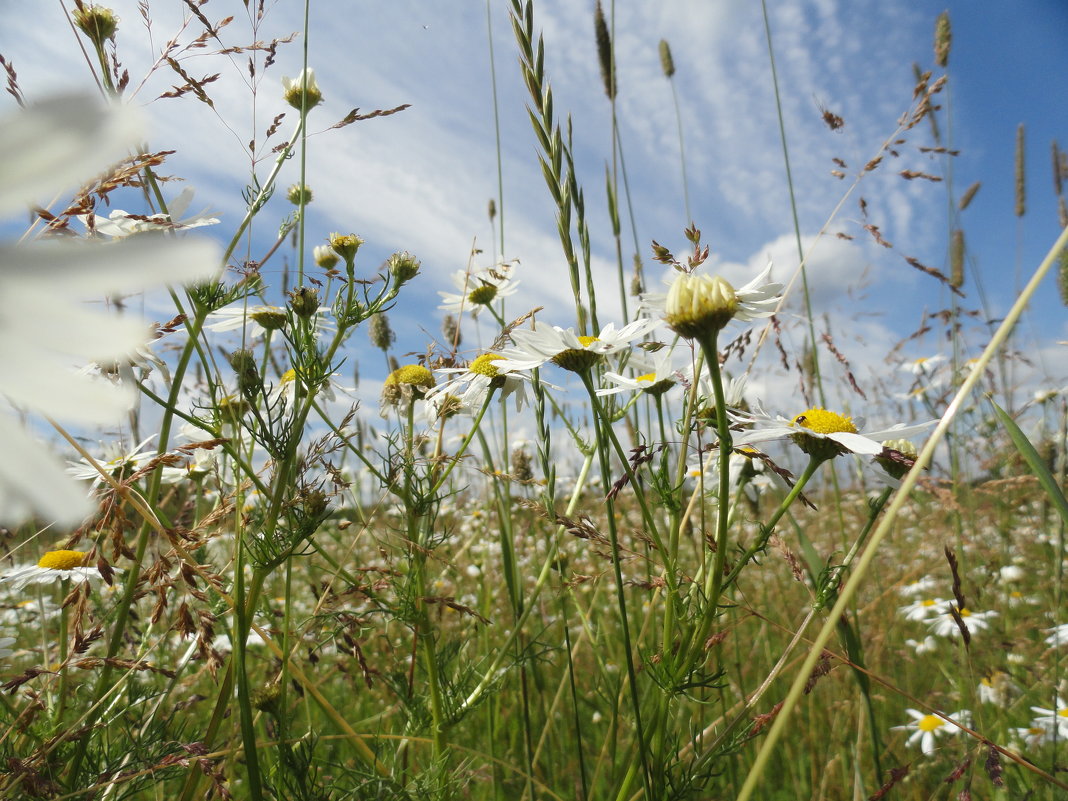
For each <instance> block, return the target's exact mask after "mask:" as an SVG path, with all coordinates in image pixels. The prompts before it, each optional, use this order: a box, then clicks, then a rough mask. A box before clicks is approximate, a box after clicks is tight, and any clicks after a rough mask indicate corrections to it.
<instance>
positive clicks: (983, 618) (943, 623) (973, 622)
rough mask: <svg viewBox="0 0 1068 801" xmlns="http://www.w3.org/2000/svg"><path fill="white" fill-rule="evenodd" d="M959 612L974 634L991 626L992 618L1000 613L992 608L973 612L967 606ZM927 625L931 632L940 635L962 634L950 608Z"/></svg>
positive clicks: (954, 635) (970, 631)
mask: <svg viewBox="0 0 1068 801" xmlns="http://www.w3.org/2000/svg"><path fill="white" fill-rule="evenodd" d="M959 613H960V619H961V620H963V621H964V625H965V626H967V627H968V632H969V633H970V634H971V635H973V636H974V635H975V633H976V632H978V631H982V630H983V629H988V628H990V620H991V619H992V618H995V617H997V615H998V613H997V610H996V609H990V610H988V611H986V612H972V611H971V610H969V609H967V608H965V609H961V610H959ZM927 625H928V627H929V628H930V629H931V633H932V634H935V635H937V636H939V637H949V638H950V639H953V638H955V637H957V636H958V635H959V634H960V627H959V626H958V625H957V621H956V620H955V619H954V618H953V613H952V612H950V611H949V610H948V609H947V610H946V611H944V612H943V613H942V614H941V615H939V616H938V617H936V618H933V619H931V620H929V621H928V622H927Z"/></svg>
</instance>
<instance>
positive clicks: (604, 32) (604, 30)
mask: <svg viewBox="0 0 1068 801" xmlns="http://www.w3.org/2000/svg"><path fill="white" fill-rule="evenodd" d="M593 30H594V34H595V35H596V37H597V61H598V62H599V63H600V65H601V80H602V81H604V93H605V94H606V95H607V96H608V99H609V100H615V98H616V65H615V58H614V57H613V56H614V54H613V53H612V38H611V37H610V36H609V35H608V22H607V21H606V20H605V18H604V9H602V8H601V0H597V7H596V8H595V9H594V11H593Z"/></svg>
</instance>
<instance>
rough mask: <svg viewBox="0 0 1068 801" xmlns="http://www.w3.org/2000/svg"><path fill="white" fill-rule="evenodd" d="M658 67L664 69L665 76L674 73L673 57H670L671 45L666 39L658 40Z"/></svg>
mask: <svg viewBox="0 0 1068 801" xmlns="http://www.w3.org/2000/svg"><path fill="white" fill-rule="evenodd" d="M660 68H661V69H662V70H664V77H665V78H671V77H672V76H674V75H675V59H673V58H672V57H671V45H669V44H668V41H667V39H661V40H660Z"/></svg>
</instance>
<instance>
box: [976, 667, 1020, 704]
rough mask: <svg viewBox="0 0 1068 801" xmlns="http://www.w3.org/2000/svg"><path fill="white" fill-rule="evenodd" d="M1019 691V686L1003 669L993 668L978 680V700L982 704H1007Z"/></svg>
mask: <svg viewBox="0 0 1068 801" xmlns="http://www.w3.org/2000/svg"><path fill="white" fill-rule="evenodd" d="M1020 692H1021V690H1020V686H1019V685H1018V684H1017V683H1016V682H1014V681H1013V680H1012V679H1011V678H1010V677H1009V674H1008V673H1006V672H1005V671H1004V670H995V671H994V672H993V673H991V674H990V675H989V676H983V678H982V679H980V680H979V700H980V701H981V702H983V703H984V704H994V705H995V706H1008V704H1009V701H1011V700H1012V699H1013V698H1014V697H1016V696H1017V695H1019V694H1020Z"/></svg>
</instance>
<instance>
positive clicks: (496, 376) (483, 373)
mask: <svg viewBox="0 0 1068 801" xmlns="http://www.w3.org/2000/svg"><path fill="white" fill-rule="evenodd" d="M501 361H502V357H501V355H500V354H499V353H493V352H490V353H483V354H482V355H481V356H479V357H478V358H476V359H474V360H473V361H472V362H471V363H470V364H469V365H467V367H443V368H441V369H440V370H436V371H435V372H437V373H442V374H445V375H452V376H453V378H450V379H449V380H448V381H446V382H445V383H443V384H438V385H437V386H435V387H434V388H432V389H431V390H430V391H429V392H427V393H426V399H427V401H428V402H432V403H434V404H435V405H436V407H437V406H440V404H441V402H442V401H444V398H445V396H450V395H451V396H453V397H456V398H459V405H460V410H461V411H467V412H473V411H477V410H478V409H480V408H482V404H484V403H485V402H486V395H487V393H489V392H490V391H491V390H494V389H496V390H500V398H501V400H502V401H503V400H504V399H505V398H507V397H508V396H509V395H514V396H515V410H516V411H517V412H518V411H520V410H521V409H522V408H523V405H524V404H525V403H526V400H527V393H526V386H527V383H529V381H530V376H528V375H525V374H524V373H521V372H504V371H502V370H501V369H500V368H499V367H498V366H497V365H498V364H500V362H501ZM550 386H551V385H550ZM435 399H437V400H435Z"/></svg>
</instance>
